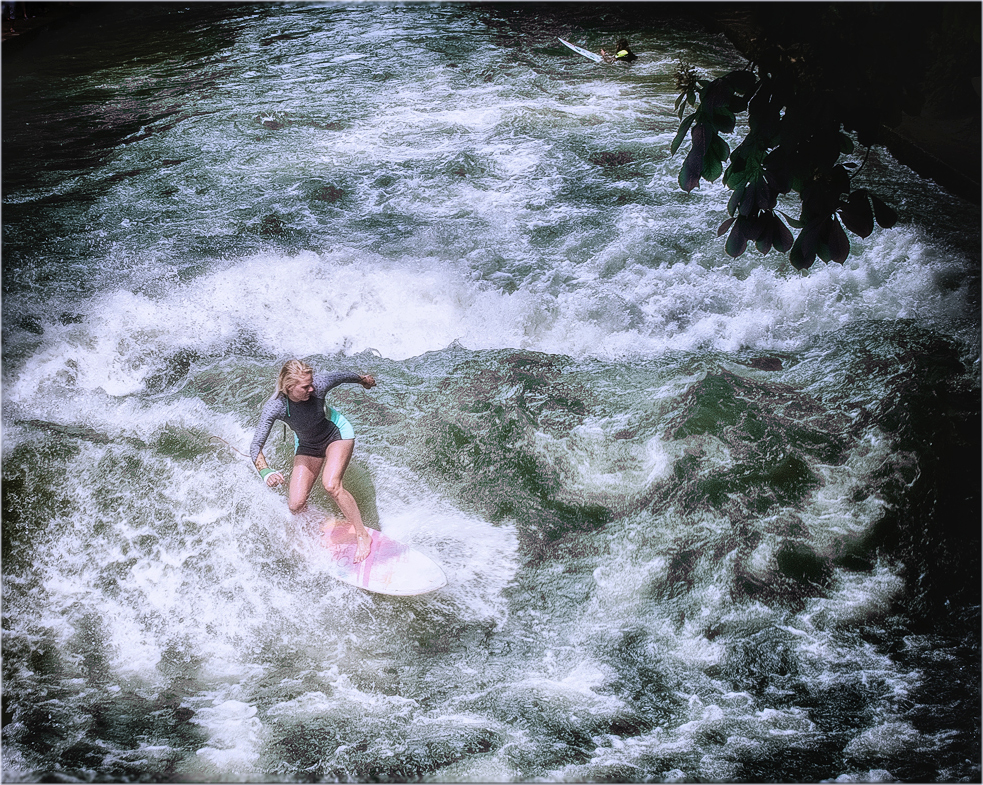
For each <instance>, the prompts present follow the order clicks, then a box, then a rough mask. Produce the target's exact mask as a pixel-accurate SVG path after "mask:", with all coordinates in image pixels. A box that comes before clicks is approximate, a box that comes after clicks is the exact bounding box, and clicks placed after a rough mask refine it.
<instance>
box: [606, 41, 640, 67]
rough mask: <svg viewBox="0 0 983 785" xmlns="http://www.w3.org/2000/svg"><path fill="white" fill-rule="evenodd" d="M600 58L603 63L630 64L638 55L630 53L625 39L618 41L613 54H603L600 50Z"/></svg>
mask: <svg viewBox="0 0 983 785" xmlns="http://www.w3.org/2000/svg"><path fill="white" fill-rule="evenodd" d="M601 57H603V58H604V62H605V63H630V62H632V61H633V60H637V59H638V55H636V54H635V53H634V52H633V51H631V47H629V46H628V39H627V38H620V39H618V43H617V44H615V50H614V54H611V53H610V52H605V51H604V50H603V49H602V50H601Z"/></svg>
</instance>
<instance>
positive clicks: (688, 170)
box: [679, 123, 706, 193]
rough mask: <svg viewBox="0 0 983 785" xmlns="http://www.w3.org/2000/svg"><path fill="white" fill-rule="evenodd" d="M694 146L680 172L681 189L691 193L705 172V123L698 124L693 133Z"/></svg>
mask: <svg viewBox="0 0 983 785" xmlns="http://www.w3.org/2000/svg"><path fill="white" fill-rule="evenodd" d="M692 138H693V146H692V147H691V148H690V151H689V153H688V154H687V156H686V160H685V161H683V166H682V168H681V169H680V170H679V187H680V188H682V189H683V190H684V191H686V193H689V192H690V191H692V190H693V189H694V188H696V187H697V186H698V185H699V184H700V173H701V172H702V171H703V156H704V154H705V153H706V128H705V127H704V126H703V123H697V124H696V125H695V126H694V127H693V132H692Z"/></svg>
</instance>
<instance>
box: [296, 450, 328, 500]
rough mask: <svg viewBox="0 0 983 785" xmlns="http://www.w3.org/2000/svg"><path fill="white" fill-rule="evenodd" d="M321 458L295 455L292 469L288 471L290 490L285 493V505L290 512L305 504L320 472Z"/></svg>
mask: <svg viewBox="0 0 983 785" xmlns="http://www.w3.org/2000/svg"><path fill="white" fill-rule="evenodd" d="M323 462H324V459H323V458H312V457H311V456H309V455H295V456H294V469H293V471H292V472H291V473H290V492H289V493H288V494H287V506H288V507H290V512H300V511H301V510H303V509H304V507H306V506H307V497H308V496H310V495H311V488H313V487H314V481H315V480H316V479H317V475H318V474H320V472H321V464H322V463H323Z"/></svg>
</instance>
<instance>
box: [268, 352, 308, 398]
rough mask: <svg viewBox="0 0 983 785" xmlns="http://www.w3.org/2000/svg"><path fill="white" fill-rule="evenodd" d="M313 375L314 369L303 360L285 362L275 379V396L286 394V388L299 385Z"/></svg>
mask: <svg viewBox="0 0 983 785" xmlns="http://www.w3.org/2000/svg"><path fill="white" fill-rule="evenodd" d="M313 375H314V369H313V368H311V366H309V365H308V364H307V363H305V362H304V361H303V360H287V361H286V362H285V363H284V364H283V367H282V368H281V369H280V375H279V376H277V378H276V393H275V394H276V395H279V394H280V393H283V394H284V395H286V394H287V388H288V387H293V386H295V385H297V384H300V383H301V382H302V381H304V379H305V378H306V377H308V376H313Z"/></svg>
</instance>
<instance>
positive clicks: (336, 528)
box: [321, 518, 447, 597]
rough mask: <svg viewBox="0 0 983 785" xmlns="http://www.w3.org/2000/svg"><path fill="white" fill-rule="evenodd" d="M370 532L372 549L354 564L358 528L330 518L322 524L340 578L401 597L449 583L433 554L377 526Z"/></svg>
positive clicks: (428, 590)
mask: <svg viewBox="0 0 983 785" xmlns="http://www.w3.org/2000/svg"><path fill="white" fill-rule="evenodd" d="M368 532H369V534H370V535H371V537H372V549H371V551H369V555H368V556H367V557H366V558H365V560H364V561H362V562H360V563H358V564H353V563H352V559H353V558H354V557H355V546H356V542H355V527H354V526H352V525H351V524H350V523H348V522H347V521H339V520H334V519H330V518H329V519H327V520H325V521H324V522H323V523H322V524H321V545H322V547H324V548H325V549H326V550H327V551H328V552H329V553H330V554H331V560H332V563H333V564H332V566H333V567H334V568H335V569H333V570H332V574H333V575H334V577H336V578H338V580H340V581H344V582H345V583H350V584H351V585H352V586H358V587H359V588H360V589H366V590H367V591H374V592H379V593H380V594H390V595H393V596H397V597H409V596H413V595H416V594H426V593H427V592H432V591H436V590H437V589H439V588H441V587H442V586H446V585H447V578H446V576H445V575H444V571H443V570H442V569H440V565H438V564H437V563H436V562H435V561H434V560H433V559H431V558H430V557H429V556H426V555H425V554H423V553H421V552H420V551H418V550H416V549H415V548H411V547H410V546H409V545H405V544H404V543H401V542H397V541H396V540H392V539H390V538H389V537H387V536H386V535H384V534H383V533H382V532H380V531H376V530H375V529H368Z"/></svg>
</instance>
